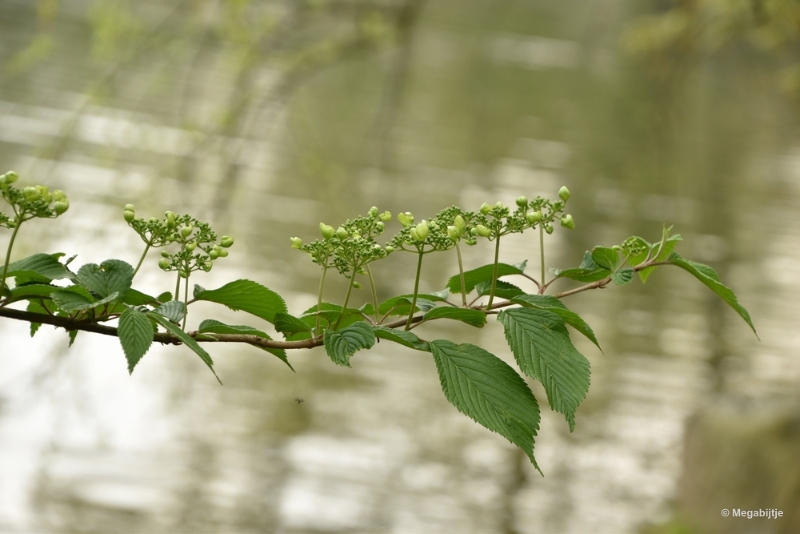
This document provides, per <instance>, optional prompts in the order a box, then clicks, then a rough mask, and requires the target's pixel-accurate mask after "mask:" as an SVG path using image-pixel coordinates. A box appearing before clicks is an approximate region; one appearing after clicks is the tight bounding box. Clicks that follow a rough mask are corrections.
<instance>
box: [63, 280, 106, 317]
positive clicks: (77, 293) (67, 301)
mask: <svg viewBox="0 0 800 534" xmlns="http://www.w3.org/2000/svg"><path fill="white" fill-rule="evenodd" d="M118 296H119V295H118V294H117V293H116V292H115V293H112V294H111V295H108V296H107V297H105V298H103V299H100V300H95V299H94V297H93V296H91V294H89V292H88V291H86V290H85V289H83V288H82V287H80V286H71V287H65V288H63V289H61V290H60V291H54V292H53V293H51V294H50V298H52V299H53V302H55V303H56V305H57V306H58V308H59V309H60V310H61V311H64V312H67V313H72V312H76V311H83V310H90V309H92V308H97V307H98V306H102V305H103V304H107V303H109V302H111V301H113V300H114V299H116V298H117V297H118Z"/></svg>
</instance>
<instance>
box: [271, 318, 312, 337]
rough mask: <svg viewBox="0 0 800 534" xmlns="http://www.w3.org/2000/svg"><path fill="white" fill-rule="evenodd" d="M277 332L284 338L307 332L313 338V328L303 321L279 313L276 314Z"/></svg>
mask: <svg viewBox="0 0 800 534" xmlns="http://www.w3.org/2000/svg"><path fill="white" fill-rule="evenodd" d="M275 330H277V331H278V332H280V333H281V334H283V335H284V336H291V335H294V334H297V333H300V332H307V333H308V334H309V337H311V326H309V325H308V324H307V323H306V322H305V321H303V320H302V319H298V318H297V317H295V316H293V315H289V314H288V313H283V312H278V313H276V314H275Z"/></svg>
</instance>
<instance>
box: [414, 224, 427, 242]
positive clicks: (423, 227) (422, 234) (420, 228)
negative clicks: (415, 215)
mask: <svg viewBox="0 0 800 534" xmlns="http://www.w3.org/2000/svg"><path fill="white" fill-rule="evenodd" d="M416 229H417V235H418V236H419V240H418V241H425V238H426V237H428V223H427V222H426V221H425V219H423V220H422V222H421V223H419V224H418V225H417V226H416Z"/></svg>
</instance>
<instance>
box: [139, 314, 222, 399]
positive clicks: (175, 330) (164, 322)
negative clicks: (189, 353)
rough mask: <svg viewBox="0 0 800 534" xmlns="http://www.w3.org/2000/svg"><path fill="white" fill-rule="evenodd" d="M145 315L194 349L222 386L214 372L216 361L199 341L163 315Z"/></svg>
mask: <svg viewBox="0 0 800 534" xmlns="http://www.w3.org/2000/svg"><path fill="white" fill-rule="evenodd" d="M145 315H147V317H149V318H150V319H152V320H153V321H155V322H156V323H158V324H160V325H161V326H163V327H164V328H165V329H166V330H167V332H169V333H170V334H172V335H173V336H175V337H177V338H178V339H179V340H181V342H183V344H184V345H186V346H187V347H189V348H190V349H192V350H193V351H194V352H195V354H197V355H198V356H200V359H201V360H203V362H205V364H206V365H207V366H208V368H209V369H211V372H212V373H214V377H215V378H216V379H217V382H219V383H220V384H222V380H220V379H219V377H218V376H217V373H216V372H215V371H214V360H212V359H211V356H209V354H208V353H207V352H206V351H205V350H204V349H203V347H201V346H200V345H199V344H198V343H197V341H195V340H194V339H192V338H191V337H190V336H189V335H188V334H187V333H186V332H184V331H183V330H181V329H180V328H179V327H178V326H177V325H175V324H173V323H172V322H171V321H170V320H169V319H167V318H166V317H164V316H163V315H159V314H157V313H153V312H147V313H146V314H145Z"/></svg>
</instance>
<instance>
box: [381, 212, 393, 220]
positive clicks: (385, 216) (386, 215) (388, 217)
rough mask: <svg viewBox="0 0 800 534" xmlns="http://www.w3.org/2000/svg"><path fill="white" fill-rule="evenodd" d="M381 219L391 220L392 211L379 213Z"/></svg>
mask: <svg viewBox="0 0 800 534" xmlns="http://www.w3.org/2000/svg"><path fill="white" fill-rule="evenodd" d="M381 220H382V221H383V222H388V221H391V220H392V213H391V212H390V211H384V212H383V213H381Z"/></svg>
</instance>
